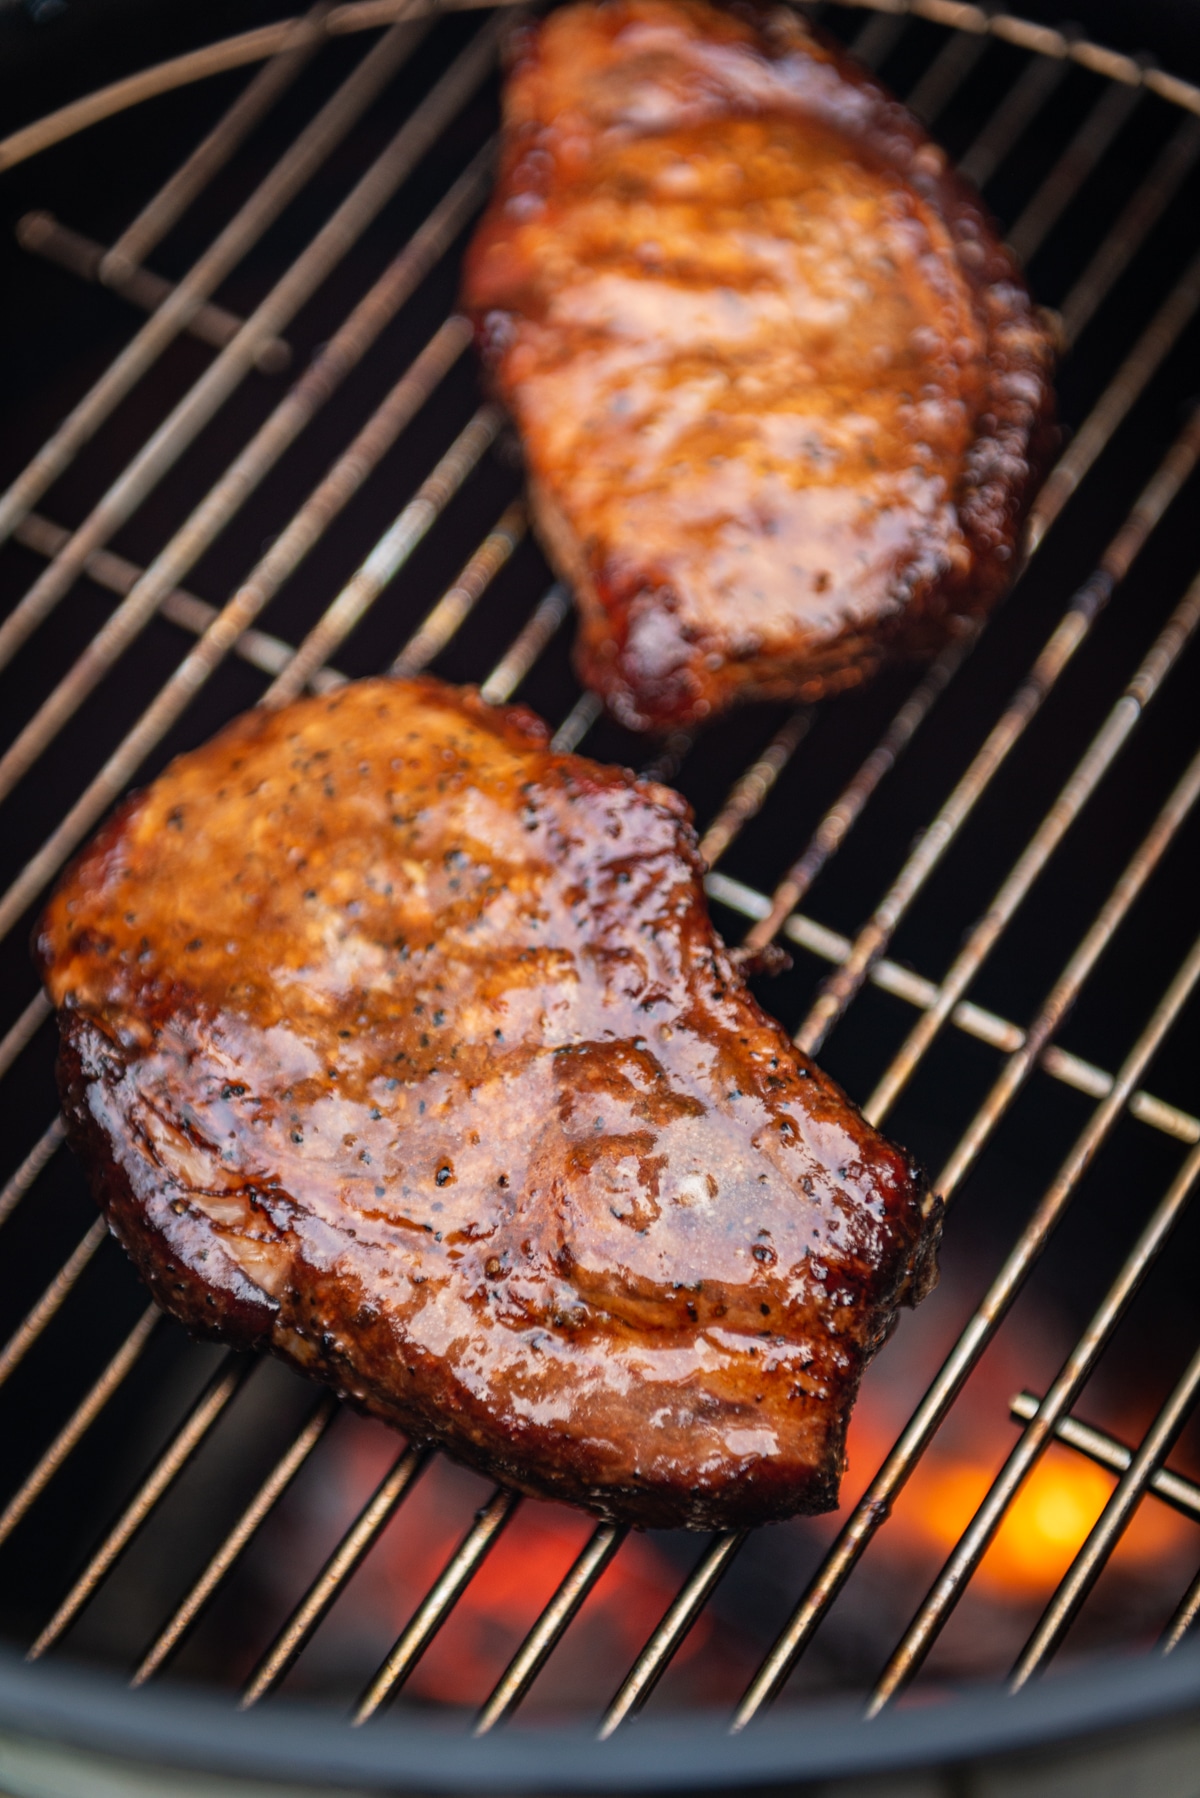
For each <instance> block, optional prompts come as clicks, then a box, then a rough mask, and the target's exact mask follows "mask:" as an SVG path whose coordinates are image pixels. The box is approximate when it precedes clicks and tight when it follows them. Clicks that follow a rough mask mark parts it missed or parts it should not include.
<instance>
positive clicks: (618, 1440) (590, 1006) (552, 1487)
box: [36, 680, 939, 1528]
mask: <svg viewBox="0 0 1200 1798" xmlns="http://www.w3.org/2000/svg"><path fill="white" fill-rule="evenodd" d="M694 841H695V839H694V836H693V833H692V831H691V829H690V826H689V822H688V812H687V808H686V806H685V804H684V802H683V801H682V800H681V799H680V798H679V797H678V796H677V795H675V794H674V793H671V792H669V791H668V790H667V789H665V788H663V787H661V786H656V785H654V784H651V783H649V782H644V781H639V780H636V779H635V778H634V777H633V776H632V775H631V774H629V773H627V772H625V771H622V770H619V769H615V768H607V767H602V766H600V765H598V764H596V763H594V762H590V761H586V760H584V759H582V758H581V757H577V756H572V755H559V754H555V753H553V752H552V751H551V750H549V749H548V748H547V746H546V732H545V729H544V727H543V726H542V725H541V724H540V723H539V722H538V721H537V720H536V719H535V718H534V717H533V716H532V715H531V714H530V713H528V712H526V711H524V710H521V709H518V708H513V709H508V710H494V709H491V708H489V707H487V706H485V705H484V704H483V703H482V702H481V701H480V700H479V699H478V698H476V697H475V696H474V695H473V694H471V693H469V692H468V693H461V692H458V691H456V690H454V689H452V688H447V687H444V686H442V685H440V684H438V683H436V682H433V681H418V682H393V681H383V680H373V681H363V682H359V683H357V684H354V685H350V686H347V687H344V688H342V689H341V690H340V691H338V692H336V693H334V694H332V695H330V696H327V697H323V698H314V699H304V700H301V701H298V702H297V703H295V704H293V705H291V706H288V707H286V708H285V709H283V710H280V711H276V712H266V711H255V712H251V713H249V714H248V715H247V716H245V717H243V718H241V719H239V720H238V721H236V722H235V723H234V724H232V725H231V726H230V727H229V728H228V729H226V730H225V731H224V732H222V733H221V735H220V736H218V737H217V738H216V739H215V740H214V741H213V742H211V743H210V744H208V745H207V746H206V747H204V748H201V749H199V750H196V751H194V752H192V753H190V754H187V755H183V756H181V757H180V758H179V759H178V760H177V761H175V762H174V763H173V764H172V765H171V766H170V767H169V768H168V769H167V771H166V772H165V773H164V774H163V775H162V776H161V777H160V778H159V779H158V780H157V781H155V782H154V784H153V785H152V786H150V787H149V788H148V789H147V790H146V791H145V792H143V793H141V794H139V795H136V796H135V797H134V798H132V799H131V800H129V801H128V802H127V803H126V804H125V805H124V806H123V807H122V808H121V810H120V811H118V812H117V814H116V815H115V817H114V818H113V819H112V821H111V822H110V823H109V824H108V825H107V826H106V827H105V828H104V829H103V830H102V831H101V833H100V834H99V835H98V836H97V838H96V839H95V840H94V842H93V843H92V844H91V846H90V847H89V848H87V849H86V850H85V851H84V853H83V854H82V856H81V857H80V858H79V860H78V861H77V862H76V864H75V866H74V867H73V868H72V869H71V870H70V871H69V872H68V874H67V875H66V876H65V878H64V880H63V882H62V883H61V885H60V886H59V888H58V890H57V892H56V893H55V895H54V897H53V898H52V900H51V902H50V905H49V908H48V910H47V912H46V914H45V917H44V919H43V921H42V923H41V925H40V927H39V930H38V933H37V938H36V948H37V955H38V958H39V961H40V965H41V969H42V973H43V976H44V979H45V982H46V987H47V990H48V992H49V994H50V996H51V998H52V999H53V1001H54V1003H55V1005H56V1006H57V1007H58V1014H59V1022H60V1027H61V1057H60V1084H61V1090H62V1096H63V1102H64V1105H65V1108H66V1115H67V1118H68V1120H69V1125H70V1130H71V1136H72V1140H73V1142H74V1143H75V1146H76V1147H77V1148H78V1150H79V1151H80V1153H81V1154H82V1156H83V1157H84V1159H85V1161H86V1163H87V1166H88V1169H89V1172H90V1175H91V1179H92V1182H93V1185H94V1188H95V1191H96V1194H97V1197H98V1199H99V1201H100V1203H101V1205H102V1206H103V1208H104V1210H105V1212H106V1214H107V1216H108V1219H109V1222H110V1225H111V1227H112V1229H113V1230H114V1232H115V1233H116V1235H117V1236H118V1237H119V1238H120V1240H121V1241H122V1242H123V1243H124V1244H125V1246H126V1248H127V1249H128V1251H129V1253H130V1254H131V1256H132V1257H133V1259H134V1261H135V1263H136V1264H137V1266H138V1268H139V1270H140V1271H141V1273H142V1275H143V1276H144V1278H145V1279H146V1281H147V1282H148V1284H149V1285H150V1287H151V1289H152V1291H153V1292H154V1295H155V1297H156V1298H157V1299H158V1301H159V1303H160V1304H161V1305H163V1306H164V1308H165V1309H166V1310H168V1311H170V1312H171V1313H173V1314H174V1315H175V1316H176V1317H178V1318H180V1319H181V1320H182V1321H183V1322H184V1323H185V1324H187V1325H188V1326H189V1328H191V1329H192V1330H194V1331H197V1332H200V1333H202V1334H206V1335H215V1336H218V1337H220V1338H221V1339H222V1340H224V1341H226V1342H229V1343H232V1344H234V1345H236V1346H239V1347H246V1348H250V1347H254V1346H259V1345H262V1346H269V1347H270V1348H271V1349H273V1350H274V1351H275V1353H276V1354H278V1355H281V1356H282V1357H283V1358H284V1359H285V1360H287V1361H289V1362H291V1363H293V1364H294V1365H295V1366H297V1367H299V1368H301V1369H303V1370H304V1371H305V1372H307V1373H310V1374H313V1375H315V1376H317V1377H318V1378H320V1379H322V1380H326V1381H328V1382H329V1383H330V1384H331V1385H333V1386H334V1387H336V1388H337V1390H338V1391H339V1392H341V1393H343V1394H345V1395H346V1396H347V1397H348V1398H350V1399H351V1400H352V1401H353V1402H355V1403H356V1404H358V1405H359V1406H361V1407H362V1408H363V1409H364V1410H366V1411H369V1412H371V1413H373V1414H374V1415H376V1416H378V1417H382V1418H384V1419H386V1420H387V1421H388V1422H390V1423H393V1424H396V1425H398V1426H399V1427H400V1428H401V1429H402V1430H404V1431H406V1432H408V1433H409V1434H410V1435H412V1436H413V1437H416V1438H419V1439H421V1440H424V1441H429V1442H435V1443H439V1444H441V1445H442V1446H443V1447H444V1448H446V1449H447V1450H448V1451H449V1452H450V1453H451V1454H453V1455H455V1456H457V1457H459V1458H460V1459H462V1460H464V1461H466V1462H469V1463H471V1464H472V1465H474V1466H476V1467H478V1468H481V1469H483V1470H484V1471H486V1472H487V1473H488V1474H490V1475H492V1476H493V1477H495V1478H497V1479H499V1480H502V1481H505V1482H507V1483H509V1484H510V1485H512V1486H515V1487H518V1488H519V1489H520V1490H522V1491H524V1492H529V1493H535V1494H540V1495H544V1496H548V1497H554V1498H563V1499H567V1500H570V1501H572V1502H576V1503H579V1504H582V1505H585V1506H587V1507H588V1508H589V1509H590V1510H592V1511H594V1512H595V1513H597V1514H598V1515H600V1516H603V1517H610V1518H619V1519H622V1520H628V1521H633V1522H637V1523H645V1524H684V1525H688V1526H692V1527H696V1528H701V1527H704V1528H709V1527H713V1526H720V1525H733V1524H750V1523H756V1522H760V1521H762V1520H763V1519H766V1518H772V1517H781V1516H786V1515H788V1514H790V1513H792V1512H794V1511H797V1510H809V1511H816V1510H823V1509H827V1508H828V1507H830V1506H832V1505H833V1504H834V1503H835V1502H836V1498H837V1490H838V1479H839V1475H840V1473H841V1470H842V1463H843V1440H844V1436H845V1428H846V1421H847V1418H848V1415H849V1411H850V1407H851V1405H852V1403H853V1400H854V1396H855V1392H856V1390H857V1387H858V1383H859V1378H860V1376H861V1374H862V1371H863V1368H864V1366H865V1365H866V1363H867V1361H868V1360H869V1359H870V1357H871V1355H872V1354H873V1353H874V1352H875V1350H876V1349H877V1348H878V1347H879V1345H880V1343H881V1342H882V1341H883V1339H884V1337H885V1336H886V1335H887V1333H888V1331H889V1330H890V1329H891V1327H892V1325H893V1323H894V1321H895V1317H896V1308H897V1306H898V1305H899V1304H900V1303H901V1302H909V1303H912V1302H914V1301H915V1300H916V1299H917V1298H918V1297H919V1296H921V1293H922V1292H923V1290H924V1288H925V1287H926V1286H927V1284H928V1283H929V1282H930V1280H931V1278H932V1270H933V1244H934V1239H935V1236H936V1232H937V1227H938V1221H939V1220H938V1218H937V1215H936V1212H935V1210H934V1208H933V1207H932V1206H931V1202H930V1200H929V1198H928V1195H927V1194H926V1192H925V1190H924V1188H923V1184H922V1182H921V1180H920V1178H919V1176H918V1175H917V1173H916V1172H915V1170H914V1168H913V1166H912V1164H911V1163H910V1161H909V1160H908V1159H907V1158H906V1156H905V1155H904V1154H902V1153H901V1151H900V1150H898V1149H896V1148H894V1147H892V1145H891V1144H890V1143H888V1142H887V1141H885V1140H884V1139H883V1138H882V1137H881V1136H880V1135H878V1134H877V1132H875V1131H874V1130H873V1129H871V1128H870V1127H869V1126H868V1125H867V1124H866V1123H865V1122H864V1120H863V1118H862V1117H861V1116H860V1114H859V1113H858V1112H857V1111H856V1110H855V1109H854V1107H853V1106H852V1105H851V1104H850V1103H849V1102H848V1101H847V1100H846V1098H845V1097H844V1096H843V1095H842V1094H841V1093H840V1092H839V1091H838V1089H837V1088H836V1087H835V1086H834V1085H833V1084H832V1082H830V1081H829V1080H828V1079H827V1078H826V1077H825V1076H824V1075H823V1074H822V1073H821V1072H820V1070H819V1069H817V1068H816V1067H814V1066H813V1065H812V1064H811V1063H810V1062H808V1061H807V1060H806V1059H805V1058H804V1057H803V1056H802V1055H800V1054H798V1053H797V1051H796V1050H795V1049H794V1048H793V1047H792V1045H791V1043H790V1042H789V1040H788V1037H787V1035H786V1034H785V1032H784V1031H783V1030H782V1029H781V1028H780V1026H779V1025H778V1024H777V1023H775V1022H774V1021H773V1020H772V1019H771V1018H769V1017H767V1016H766V1014H765V1013H764V1012H763V1011H762V1010H761V1009H760V1007H759V1006H758V1004H757V1003H756V1002H755V1000H754V999H753V998H752V997H751V996H750V994H749V993H748V992H747V990H746V988H745V987H744V985H743V982H742V979H741V976H740V975H739V973H738V972H737V971H736V969H735V968H734V967H733V965H732V964H731V962H730V959H729V957H728V955H727V953H726V951H725V949H724V947H723V945H722V944H721V942H720V940H719V938H718V937H717V936H716V934H715V933H714V931H713V928H712V925H711V923H710V921H709V918H708V915H707V911H706V907H705V902H704V897H703V890H702V886H701V872H702V867H701V864H700V863H699V861H698V859H697V856H696V852H695V847H694Z"/></svg>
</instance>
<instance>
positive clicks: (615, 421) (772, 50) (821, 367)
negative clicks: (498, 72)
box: [463, 0, 1052, 729]
mask: <svg viewBox="0 0 1200 1798" xmlns="http://www.w3.org/2000/svg"><path fill="white" fill-rule="evenodd" d="M463 303H464V305H465V307H466V309H467V310H468V312H469V313H470V314H471V315H472V317H473V318H474V320H475V322H476V326H477V330H478V335H479V341H480V345H481V348H482V351H483V356H484V361H485V364H486V367H487V369H488V371H489V375H490V379H491V381H492V383H493V385H494V387H495V389H496V391H497V393H498V394H499V396H500V397H501V398H502V399H503V401H504V402H505V404H506V405H507V406H508V408H509V410H510V411H511V413H512V416H513V418H514V420H515V422H516V425H517V428H518V431H519V434H520V437H521V441H522V444H523V446H524V451H525V458H526V463H527V467H528V473H529V485H530V497H531V500H532V503H533V511H534V517H535V521H536V523H537V526H538V529H539V532H540V535H541V538H542V541H543V544H544V545H545V547H546V549H547V553H548V554H549V556H550V558H551V560H552V561H553V562H554V563H555V565H556V566H557V567H558V569H559V571H560V572H561V573H562V574H563V575H565V576H566V578H567V579H568V580H569V581H570V582H571V584H572V585H573V587H574V590H575V594H576V598H577V601H578V604H579V608H580V614H581V619H580V634H579V638H578V643H577V648H576V655H577V661H578V664H579V670H580V673H581V675H582V677H583V679H584V680H585V681H586V682H587V683H588V684H589V685H590V686H592V687H593V688H595V690H596V691H597V692H598V693H600V694H601V695H602V696H603V698H604V699H605V700H606V702H607V703H608V705H609V706H610V707H611V709H612V710H613V711H614V712H615V713H616V714H617V716H618V717H619V718H620V719H621V721H622V722H623V723H625V724H627V725H630V726H632V727H633V728H635V729H647V728H656V729H657V728H664V727H666V726H677V725H680V724H691V723H695V722H697V721H699V720H701V719H704V718H706V717H710V716H712V715H713V714H714V713H715V712H718V711H720V710H721V709H723V708H724V707H725V706H727V705H729V704H730V703H731V702H732V701H734V700H735V699H739V698H745V697H760V698H761V697H773V698H802V699H805V700H811V699H819V698H821V697H822V696H823V695H825V694H828V693H833V692H836V691H838V690H840V689H843V688H846V687H850V686H854V685H856V684H858V683H859V682H860V681H862V680H863V679H864V678H865V677H866V676H867V675H869V674H870V673H871V672H873V670H874V669H875V668H877V667H878V666H879V664H880V662H881V661H882V660H883V659H884V658H885V657H886V656H888V655H891V654H899V653H905V654H908V653H928V652H930V651H932V650H934V649H936V648H938V647H940V645H941V644H942V643H943V642H944V641H945V639H946V637H947V635H948V634H949V633H951V632H952V631H954V630H956V629H958V628H960V627H959V625H958V624H957V623H956V622H955V621H956V620H961V618H962V617H963V616H964V615H966V614H977V613H980V612H982V611H985V610H986V609H987V608H988V607H989V606H991V604H992V603H993V602H994V601H995V599H996V598H997V597H998V595H999V594H1000V592H1001V591H1002V590H1003V588H1004V587H1005V586H1006V585H1007V584H1008V581H1009V580H1010V578H1011V575H1012V572H1013V567H1014V554H1015V549H1016V545H1017V540H1018V535H1019V530H1020V525H1021V522H1022V519H1023V516H1024V513H1025V509H1026V507H1027V505H1028V502H1029V499H1030V498H1031V496H1032V493H1033V491H1034V487H1035V484H1036V475H1037V473H1038V471H1039V467H1040V464H1041V462H1042V461H1043V459H1044V456H1045V453H1046V450H1047V448H1048V446H1049V442H1050V433H1049V417H1050V412H1051V407H1052V395H1051V390H1050V385H1049V375H1050V365H1051V344H1050V335H1049V332H1048V329H1047V326H1046V324H1045V322H1044V321H1043V320H1042V318H1041V317H1040V315H1039V314H1038V313H1037V311H1036V309H1035V308H1034V306H1033V304H1032V302H1031V300H1030V298H1029V295H1028V293H1027V291H1026V289H1025V287H1024V284H1023V282H1022V280H1021V278H1020V275H1019V273H1018V271H1017V269H1016V266H1015V264H1014V263H1013V260H1012V258H1011V257H1010V256H1009V254H1008V252H1007V251H1006V250H1005V249H1004V248H1003V247H1002V245H1001V244H1000V242H999V241H998V238H997V236H996V234H995V232H994V229H993V227H992V225H991V223H990V221H989V219H988V218H987V216H986V213H985V212H984V209H983V207H982V205H981V204H980V202H979V200H978V198H977V197H976V196H975V195H974V194H973V193H972V192H971V191H970V190H969V189H968V188H967V186H966V185H965V184H964V183H963V182H962V181H960V180H959V179H958V178H957V176H955V174H954V173H953V171H952V170H951V169H950V168H949V166H948V164H947V160H946V156H945V154H944V152H943V151H942V150H940V149H939V148H938V147H937V146H936V145H935V144H933V143H931V142H930V141H929V139H928V137H927V136H926V135H925V133H924V132H923V131H922V129H921V128H920V126H919V125H918V124H917V122H916V120H915V119H913V118H912V116H911V115H910V114H909V113H907V112H906V111H905V110H904V108H903V107H902V106H900V105H899V104H898V103H897V102H896V101H895V100H893V99H892V98H891V97H890V96H889V95H888V94H886V93H885V92H884V90H883V89H882V88H880V87H879V86H877V85H876V84H875V83H874V82H873V81H872V80H871V79H870V78H869V77H868V76H867V74H866V73H865V71H863V70H862V69H861V68H859V67H858V65H857V64H855V63H853V62H852V61H851V60H850V59H849V58H847V57H846V56H844V55H843V54H842V53H841V52H840V51H838V50H837V49H836V48H835V47H834V46H833V44H832V43H831V42H829V41H827V40H825V39H823V38H821V37H819V36H817V35H814V34H813V33H812V32H810V31H809V29H808V27H807V26H806V25H805V24H804V23H803V22H802V21H801V20H800V19H799V18H798V17H797V15H796V14H795V13H794V12H792V11H791V9H790V8H788V7H786V6H780V7H776V8H774V9H771V10H767V9H763V10H756V9H754V8H751V7H748V6H741V7H733V8H730V9H728V10H722V9H719V8H716V7H713V6H710V5H708V4H707V3H706V0H607V3H605V4H596V3H593V0H585V3H584V4H579V5H573V6H567V7H564V8H560V9H559V10H557V11H554V12H552V13H551V14H550V15H549V16H548V17H547V18H545V19H544V20H541V21H539V22H535V23H531V24H528V25H525V26H523V27H521V28H520V29H519V30H518V31H517V32H516V33H515V34H514V37H513V42H512V50H511V67H510V72H509V77H508V83H507V86H506V90H505V123H504V143H503V152H502V158H501V168H500V174H499V179H498V181H497V185H496V190H495V194H494V197H493V200H492V203H491V206H490V208H489V210H488V212H487V214H486V216H485V218H484V220H483V222H482V224H481V225H480V228H479V231H478V233H477V235H476V237H475V240H474V242H473V244H472V246H471V249H470V251H469V254H468V258H467V265H466V271H465V276H464V284H463Z"/></svg>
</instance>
